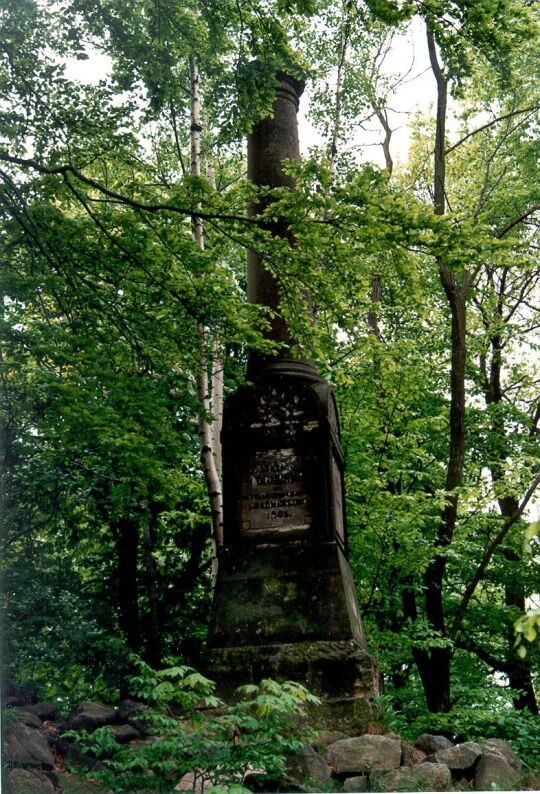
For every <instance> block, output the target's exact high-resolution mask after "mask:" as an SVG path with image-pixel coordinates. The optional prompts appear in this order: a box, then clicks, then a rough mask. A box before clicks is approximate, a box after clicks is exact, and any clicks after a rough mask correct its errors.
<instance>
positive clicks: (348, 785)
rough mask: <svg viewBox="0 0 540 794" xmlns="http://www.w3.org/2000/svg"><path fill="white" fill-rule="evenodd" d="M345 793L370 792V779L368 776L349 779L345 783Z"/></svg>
mask: <svg viewBox="0 0 540 794" xmlns="http://www.w3.org/2000/svg"><path fill="white" fill-rule="evenodd" d="M343 791H353V792H354V791H357V792H364V791H369V778H368V776H367V775H357V776H356V777H348V778H346V779H345V780H344V781H343Z"/></svg>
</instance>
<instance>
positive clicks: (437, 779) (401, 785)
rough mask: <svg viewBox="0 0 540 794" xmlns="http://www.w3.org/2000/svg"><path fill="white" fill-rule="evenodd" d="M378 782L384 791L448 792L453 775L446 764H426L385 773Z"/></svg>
mask: <svg viewBox="0 0 540 794" xmlns="http://www.w3.org/2000/svg"><path fill="white" fill-rule="evenodd" d="M376 780H377V788H379V789H380V790H382V791H447V790H448V788H449V786H450V781H451V780H452V775H451V773H450V770H449V769H448V767H447V766H445V765H444V764H425V763H424V764H418V765H417V766H413V767H407V766H402V767H400V768H399V769H392V770H391V771H390V772H383V773H382V774H379V775H377V777H376Z"/></svg>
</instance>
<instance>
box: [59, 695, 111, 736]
mask: <svg viewBox="0 0 540 794" xmlns="http://www.w3.org/2000/svg"><path fill="white" fill-rule="evenodd" d="M117 719H118V715H117V712H116V710H115V709H113V708H111V707H110V706H104V705H103V703H92V702H91V701H84V702H83V703H81V704H80V705H79V706H77V708H76V709H75V710H74V711H73V712H72V713H71V714H70V717H69V720H68V722H69V727H70V728H71V729H72V730H74V731H80V730H81V729H85V730H88V731H94V730H95V729H96V728H102V727H103V726H104V725H112V724H113V723H115V722H117Z"/></svg>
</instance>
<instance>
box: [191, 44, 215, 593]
mask: <svg viewBox="0 0 540 794" xmlns="http://www.w3.org/2000/svg"><path fill="white" fill-rule="evenodd" d="M189 73H190V85H191V135H190V139H191V174H192V176H196V177H200V176H201V99H200V84H199V69H198V67H197V63H196V61H195V59H194V58H193V57H190V59H189ZM195 209H198V207H196V208H195ZM192 230H193V239H194V241H195V243H196V244H197V245H198V246H199V248H200V249H201V251H202V250H204V228H203V223H202V219H201V218H200V217H199V216H197V215H196V216H194V218H193V222H192ZM196 331H197V342H198V347H199V361H198V365H197V397H198V400H199V416H198V425H199V439H200V449H201V461H202V466H203V471H204V477H205V480H206V487H207V491H208V497H209V500H210V506H211V512H212V528H213V538H214V554H213V559H214V579H215V575H216V573H217V554H216V549H219V548H220V546H222V545H223V495H222V487H221V479H220V476H219V472H218V468H217V464H216V457H215V442H216V438H215V430H214V432H213V428H212V423H211V421H210V415H211V395H210V381H209V377H208V358H209V356H208V351H207V340H206V337H207V333H206V329H205V328H204V327H203V326H202V325H201V324H198V325H197V329H196ZM212 364H213V362H212ZM215 369H216V367H214V366H213V365H212V370H213V371H214V370H215Z"/></svg>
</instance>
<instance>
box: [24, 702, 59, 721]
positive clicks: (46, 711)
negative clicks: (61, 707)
mask: <svg viewBox="0 0 540 794" xmlns="http://www.w3.org/2000/svg"><path fill="white" fill-rule="evenodd" d="M25 711H29V712H31V713H32V714H35V715H36V717H39V719H40V720H55V719H56V718H57V717H58V706H55V705H54V703H36V704H35V706H27V707H26V709H25Z"/></svg>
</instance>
